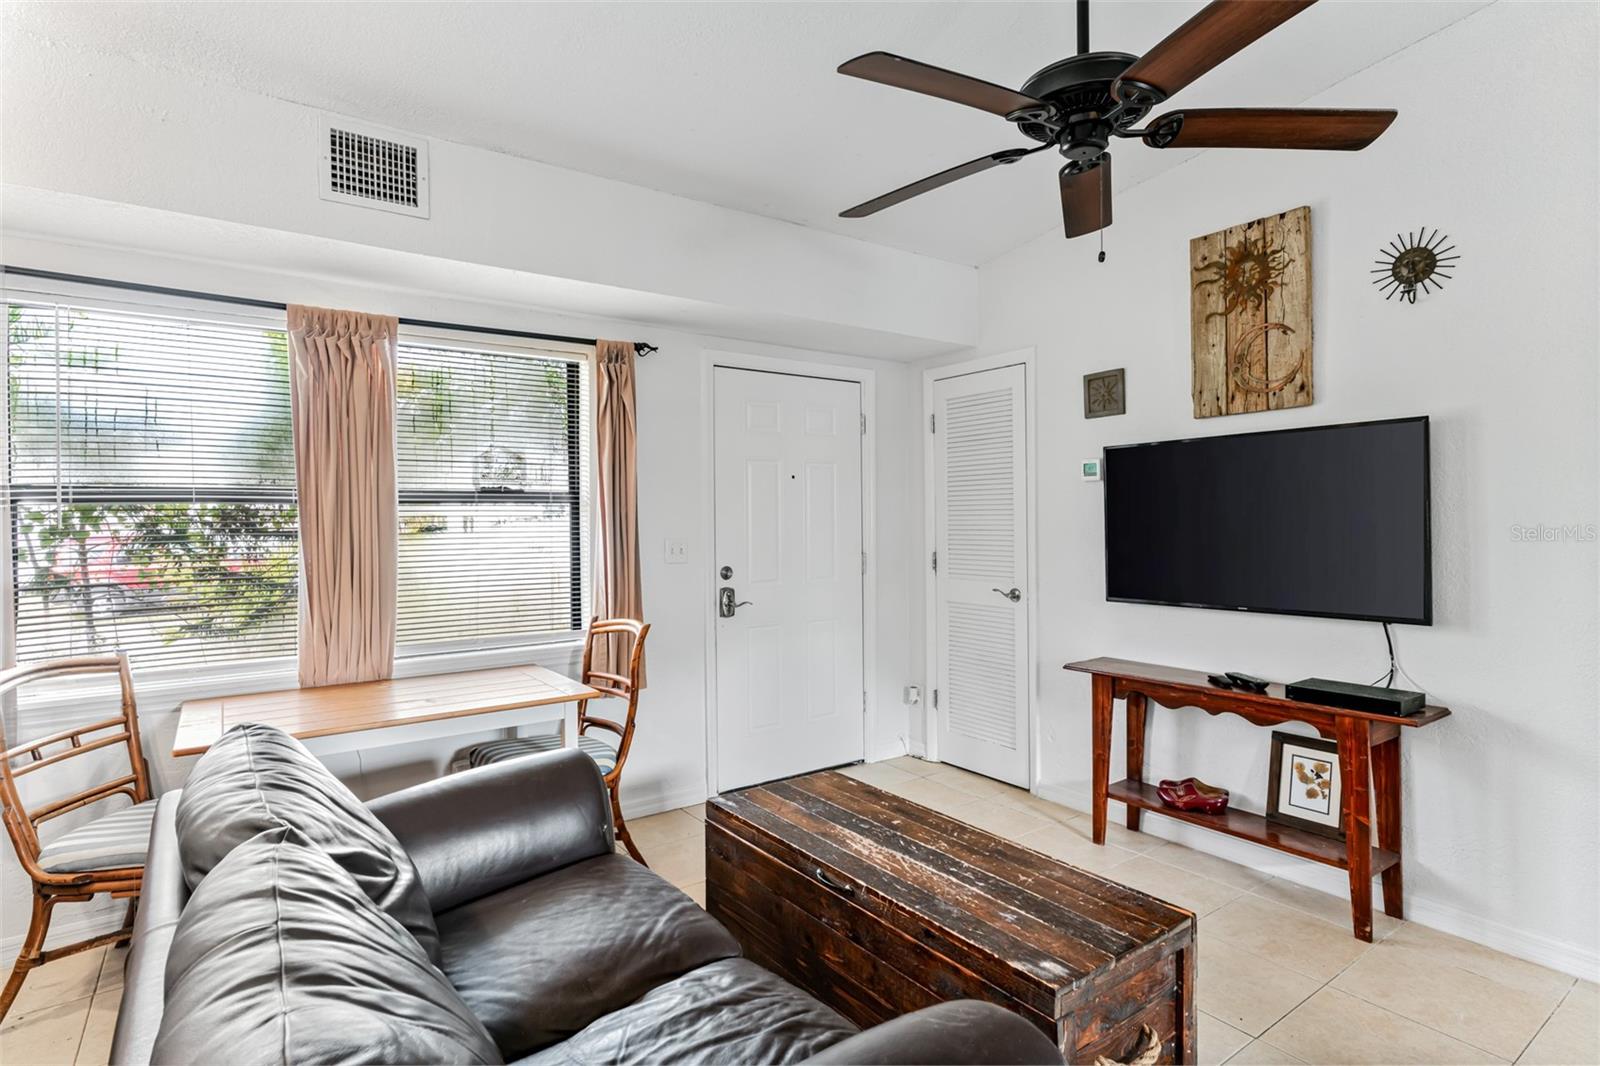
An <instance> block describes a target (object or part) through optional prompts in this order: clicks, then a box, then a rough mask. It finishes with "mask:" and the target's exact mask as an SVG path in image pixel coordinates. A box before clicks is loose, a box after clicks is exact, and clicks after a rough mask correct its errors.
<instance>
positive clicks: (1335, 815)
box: [1267, 730, 1344, 840]
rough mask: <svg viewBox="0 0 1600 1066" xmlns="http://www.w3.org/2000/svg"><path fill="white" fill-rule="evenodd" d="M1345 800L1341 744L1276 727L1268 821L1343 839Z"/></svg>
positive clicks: (1269, 782) (1273, 743) (1269, 779)
mask: <svg viewBox="0 0 1600 1066" xmlns="http://www.w3.org/2000/svg"><path fill="white" fill-rule="evenodd" d="M1343 801H1344V782H1343V781H1341V780H1340V777H1339V746H1338V745H1337V744H1335V743H1334V742H1333V741H1331V740H1323V739H1322V738H1321V737H1303V736H1300V735H1299V734H1298V733H1280V732H1277V731H1276V730H1274V731H1273V734H1272V773H1271V775H1270V777H1269V778H1268V780H1267V821H1269V822H1278V823H1280V824H1282V825H1293V826H1298V827H1299V828H1301V829H1306V830H1309V831H1311V832H1313V833H1320V834H1322V835H1323V836H1327V837H1334V838H1336V839H1339V840H1343V839H1344V821H1343V819H1342V817H1341V814H1342V810H1343Z"/></svg>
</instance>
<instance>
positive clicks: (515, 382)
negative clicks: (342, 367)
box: [395, 340, 588, 656]
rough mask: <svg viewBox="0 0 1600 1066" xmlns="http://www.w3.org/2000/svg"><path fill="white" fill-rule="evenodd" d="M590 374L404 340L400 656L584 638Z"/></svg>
mask: <svg viewBox="0 0 1600 1066" xmlns="http://www.w3.org/2000/svg"><path fill="white" fill-rule="evenodd" d="M581 369H582V365H581V364H579V363H575V362H571V361H568V360H564V359H558V358H551V357H540V356H538V355H534V354H531V353H529V352H526V351H505V350H495V349H490V350H474V349H467V348H458V347H446V346H438V345H424V344H416V343H406V342H404V340H403V341H402V343H401V345H400V351H399V366H398V370H397V373H396V391H397V394H398V395H397V403H396V412H397V414H396V419H395V422H396V425H395V433H396V437H397V447H396V454H397V465H398V472H397V473H398V477H397V484H398V487H399V493H400V538H399V545H400V547H399V597H398V608H399V620H398V625H397V627H396V634H395V641H396V645H397V652H398V654H399V655H402V656H405V655H416V654H421V653H428V652H443V651H451V650H456V649H462V648H474V647H495V646H505V645H513V644H523V643H527V642H528V641H529V640H530V639H533V638H539V637H543V636H547V635H553V634H561V633H570V632H572V631H574V630H578V629H581V628H582V627H583V625H584V618H583V616H582V609H583V608H582V589H583V567H582V561H583V545H584V536H585V527H584V506H583V504H584V491H585V487H584V470H583V463H582V454H583V444H582V442H583V441H584V440H585V439H586V434H585V432H584V425H585V422H586V418H585V414H586V411H587V408H588V405H587V403H586V402H585V399H586V390H585V389H584V381H583V375H582V373H581Z"/></svg>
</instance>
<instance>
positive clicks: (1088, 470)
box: [1078, 459, 1100, 481]
mask: <svg viewBox="0 0 1600 1066" xmlns="http://www.w3.org/2000/svg"><path fill="white" fill-rule="evenodd" d="M1078 471H1079V476H1080V477H1082V478H1083V480H1085V481H1099V480H1100V460H1098V459H1085V460H1084V461H1083V462H1082V463H1080V464H1079V467H1078Z"/></svg>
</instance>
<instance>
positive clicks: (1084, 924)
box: [706, 771, 1195, 1062]
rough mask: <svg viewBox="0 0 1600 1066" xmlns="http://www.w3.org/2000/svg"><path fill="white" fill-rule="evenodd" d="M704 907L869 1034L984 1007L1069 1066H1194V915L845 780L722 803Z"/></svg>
mask: <svg viewBox="0 0 1600 1066" xmlns="http://www.w3.org/2000/svg"><path fill="white" fill-rule="evenodd" d="M706 877H707V881H706V906H707V909H708V910H709V911H710V912H711V914H712V915H713V916H714V917H716V918H717V919H718V920H719V921H721V922H722V923H723V924H724V925H726V926H727V927H728V928H729V929H730V930H732V931H733V934H734V936H736V937H737V938H738V939H739V942H740V943H741V944H742V945H743V946H744V949H745V953H746V954H747V955H749V957H750V958H752V959H754V960H755V961H757V962H759V963H761V964H762V965H763V966H766V967H767V968H768V969H771V970H773V971H775V972H777V973H779V974H782V975H783V976H784V977H786V978H787V979H789V980H790V981H792V982H793V983H795V984H797V985H799V986H800V987H801V988H804V989H805V990H806V991H808V992H810V993H811V994H812V995H814V996H816V997H817V998H818V999H820V1000H822V1001H823V1002H825V1003H827V1004H828V1005H829V1006H831V1007H833V1008H834V1009H835V1010H837V1011H839V1012H840V1013H841V1014H843V1015H845V1016H846V1017H848V1018H849V1019H850V1020H851V1021H853V1022H855V1023H856V1024H858V1025H861V1026H868V1025H874V1024H877V1023H878V1022H882V1021H886V1020H888V1019H890V1018H894V1017H897V1016H899V1015H901V1014H904V1013H906V1012H907V1011H912V1010H917V1009H919V1008H921V1007H926V1006H929V1005H930V1004H933V1003H939V1002H942V1001H944V1000H950V999H963V998H965V999H985V1000H989V1001H990V1002H993V1003H998V1004H1000V1005H1002V1006H1004V1007H1007V1008H1009V1009H1011V1010H1014V1011H1016V1012H1017V1013H1018V1014H1021V1015H1022V1016H1023V1017H1025V1018H1027V1019H1028V1020H1029V1021H1031V1022H1033V1023H1034V1024H1035V1025H1037V1026H1038V1027H1039V1028H1040V1029H1042V1030H1044V1032H1046V1033H1048V1034H1049V1035H1050V1037H1051V1038H1052V1039H1054V1040H1055V1041H1056V1042H1057V1043H1058V1044H1059V1046H1060V1047H1061V1049H1062V1053H1063V1054H1064V1055H1065V1056H1066V1058H1067V1060H1068V1061H1069V1062H1093V1061H1094V1059H1095V1057H1096V1056H1098V1055H1107V1056H1109V1057H1111V1058H1115V1059H1123V1058H1125V1057H1126V1056H1127V1055H1128V1054H1129V1052H1130V1051H1131V1050H1132V1049H1133V1048H1134V1047H1135V1046H1136V1045H1137V1044H1138V1040H1139V1032H1140V1027H1141V1026H1142V1025H1149V1026H1151V1027H1152V1028H1153V1029H1155V1031H1156V1032H1157V1033H1158V1034H1160V1036H1161V1039H1162V1041H1163V1047H1162V1061H1163V1062H1194V1061H1195V1002H1194V973H1195V940H1194V937H1195V921H1194V915H1193V914H1191V913H1189V912H1188V911H1185V910H1180V909H1179V908H1177V907H1174V906H1172V905H1171V904H1168V903H1163V902H1162V901H1160V900H1158V899H1155V898H1153V897H1151V896H1147V895H1145V894H1144V893H1142V892H1136V891H1134V890H1133V889H1131V888H1126V887H1123V886H1122V885H1118V884H1115V883H1114V882H1111V881H1107V880H1105V879H1104V878H1101V877H1096V876H1094V875H1093V874H1089V873H1086V872H1084V871H1082V870H1079V869H1076V868H1074V867H1071V866H1067V865H1066V864H1064V863H1060V862H1057V861H1055V860H1054V859H1051V858H1049V857H1047V856H1044V855H1041V854H1039V853H1038V852H1035V851H1030V850H1028V849H1027V848H1025V847H1022V846H1020V845H1017V844H1013V843H1010V842H1009V841H1005V840H1001V839H1000V838H999V837H996V836H993V835H992V834H989V833H985V832H983V831H982V830H980V829H975V828H973V827H972V826H969V825H966V824H965V823H963V822H958V821H956V820H955V819H953V818H948V817H946V816H944V815H942V814H939V813H937V812H935V811H931V810H929V809H927V808H926V807H922V806H920V805H918V804H915V803H912V802H911V801H910V800H905V799H901V798H900V797H898V796H895V795H893V794H892V793H888V792H884V791H882V790H881V789H877V788H873V787H872V786H871V785H866V784H863V783H861V782H859V781H857V780H855V779H854V778H850V777H845V776H844V775H843V774H837V773H833V772H831V771H827V772H823V773H817V774H809V775H807V776H805V777H796V778H791V779H790V780H787V781H780V782H777V783H774V784H770V785H762V786H760V787H758V788H751V789H746V790H744V791H742V792H734V793H730V794H728V795H725V796H721V797H719V798H717V799H715V800H713V801H711V803H710V804H709V805H708V815H707V826H706Z"/></svg>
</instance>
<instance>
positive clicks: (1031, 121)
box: [839, 0, 1395, 262]
mask: <svg viewBox="0 0 1600 1066" xmlns="http://www.w3.org/2000/svg"><path fill="white" fill-rule="evenodd" d="M1314 2H1315V0H1213V2H1212V3H1211V4H1208V5H1207V6H1206V7H1205V8H1203V9H1201V11H1200V12H1199V13H1198V14H1196V15H1195V16H1194V17H1193V18H1191V19H1190V20H1189V21H1188V22H1185V23H1184V24H1183V25H1182V26H1180V27H1178V29H1177V30H1175V31H1174V32H1173V33H1171V34H1170V35H1168V36H1167V37H1166V38H1165V39H1164V40H1162V41H1161V42H1160V43H1159V44H1157V45H1156V46H1155V47H1154V48H1152V49H1151V50H1150V51H1149V52H1146V53H1145V54H1144V55H1143V56H1135V55H1132V54H1130V53H1127V52H1091V51H1090V50H1089V0H1078V8H1077V15H1078V54H1077V55H1074V56H1070V57H1068V58H1066V59H1062V60H1059V61H1058V62H1055V63H1052V64H1050V65H1049V66H1047V67H1045V68H1044V69H1043V70H1041V71H1039V72H1038V73H1036V74H1034V75H1033V77H1031V78H1029V79H1028V80H1027V81H1026V82H1024V83H1023V85H1022V90H1021V91H1020V92H1018V91H1015V90H1012V89H1008V88H1006V87H1005V86H1003V85H996V84H994V83H993V82H987V81H983V80H981V79H979V78H972V77H968V76H967V75H965V74H958V73H956V72H955V71H951V70H945V69H943V68H941V67H934V66H930V65H928V64H926V63H919V62H917V61H916V60H913V59H906V58H904V57H901V56H896V55H891V54H889V53H888V52H868V53H867V54H865V55H861V56H857V57H856V58H854V59H852V60H850V61H848V62H846V63H844V64H841V65H840V67H839V73H841V74H847V75H850V76H851V77H855V78H863V79H865V80H867V81H875V82H878V83H879V84H882V85H890V86H893V87H895V88H899V89H906V90H909V91H911V92H916V93H922V94H923V95H925V96H934V97H938V98H939V99H942V100H948V101H950V102H952V103H957V104H964V105H966V106H967V107H973V108H977V109H978V110H980V111H987V112H989V113H990V114H993V115H996V116H998V117H1000V118H1003V119H1005V120H1006V121H1007V122H1010V123H1011V124H1013V125H1014V126H1016V127H1017V129H1018V131H1019V132H1021V133H1022V135H1023V136H1025V137H1027V138H1029V139H1030V140H1033V141H1037V142H1039V143H1038V145H1037V146H1036V147H1030V148H1008V149H1005V150H1002V151H999V152H994V153H992V154H990V155H986V156H980V157H978V158H977V159H974V160H972V161H971V162H968V163H962V164H961V165H960V166H955V167H951V168H950V169H949V170H943V171H940V172H939V173H937V174H934V175H932V176H930V177H927V178H923V179H922V180H921V181H914V182H911V183H910V184H909V185H903V186H901V187H900V188H898V189H895V190H894V191H892V192H889V193H885V194H884V195H882V196H878V197H875V198H874V199H871V200H867V201H865V202H864V203H860V204H857V205H856V206H855V207H852V208H849V209H847V210H845V211H842V212H840V215H841V217H843V218H865V217H866V216H868V215H872V214H876V213H877V212H879V211H882V210H883V209H884V208H887V207H893V206H894V205H895V204H899V203H903V202H905V201H906V200H909V199H911V198H912V197H914V196H920V195H922V194H923V193H926V192H931V191H932V190H934V189H937V188H939V187H941V186H944V185H948V184H950V183H951V182H953V181H958V180H960V179H961V178H965V177H970V176H971V175H973V174H978V173H981V172H983V171H985V170H989V169H992V168H993V167H997V166H1008V165H1010V164H1012V163H1015V162H1017V161H1018V160H1020V159H1022V158H1024V157H1026V156H1029V155H1032V154H1034V153H1035V152H1040V151H1043V150H1044V149H1046V148H1055V149H1056V150H1057V151H1059V152H1060V153H1061V156H1062V158H1063V159H1065V160H1066V162H1065V163H1064V164H1063V165H1062V167H1061V171H1060V186H1061V215H1062V227H1063V230H1064V232H1065V234H1066V236H1067V237H1069V238H1071V237H1081V236H1084V235H1085V234H1089V233H1096V232H1099V231H1101V230H1104V229H1105V228H1106V227H1107V226H1109V225H1111V221H1112V215H1111V153H1110V151H1109V148H1110V145H1111V141H1112V138H1116V137H1121V138H1129V139H1135V140H1139V141H1142V142H1143V143H1144V144H1145V145H1146V146H1148V147H1150V148H1158V149H1164V148H1274V149H1311V150H1318V151H1345V152H1353V151H1360V150H1361V149H1363V148H1365V147H1366V146H1367V145H1369V144H1371V143H1372V142H1373V141H1374V140H1376V139H1377V138H1378V137H1379V136H1380V135H1382V133H1383V132H1384V130H1386V129H1388V128H1389V124H1390V123H1392V122H1393V121H1394V119H1395V112H1394V111H1389V110H1335V109H1328V108H1263V107H1239V108H1190V109H1185V110H1179V111H1170V112H1167V113H1166V114H1163V115H1160V116H1158V117H1157V118H1155V119H1152V120H1151V121H1150V122H1149V123H1148V124H1147V125H1146V126H1145V127H1144V128H1142V129H1140V128H1137V127H1138V124H1139V123H1140V122H1141V121H1143V120H1144V119H1145V118H1146V116H1148V115H1149V113H1150V112H1151V111H1152V110H1153V109H1154V108H1155V107H1156V106H1157V105H1159V104H1160V103H1162V102H1163V101H1165V100H1166V99H1167V98H1168V97H1170V96H1172V95H1173V94H1174V93H1176V92H1178V91H1179V90H1180V89H1182V88H1184V87H1185V86H1186V85H1188V84H1189V83H1190V82H1192V81H1194V80H1195V79H1196V78H1198V77H1200V76H1201V75H1202V74H1204V73H1206V71H1208V70H1211V69H1212V68H1213V67H1215V66H1217V65H1218V64H1220V63H1222V62H1223V61H1224V60H1226V59H1228V58H1229V57H1231V56H1233V55H1234V54H1235V53H1237V52H1239V51H1240V50H1241V49H1243V48H1245V47H1247V46H1248V45H1250V44H1252V43H1254V42H1255V41H1256V40H1257V39H1258V38H1260V37H1262V36H1263V35H1265V34H1266V33H1268V32H1269V31H1271V30H1272V29H1274V28H1276V27H1277V26H1279V25H1282V24H1283V23H1284V22H1287V21H1288V20H1289V19H1291V18H1293V17H1294V16H1295V15H1298V14H1299V13H1300V12H1301V11H1304V10H1305V9H1306V8H1308V7H1310V6H1311V5H1312V4H1313V3H1314ZM1104 260H1105V253H1104V251H1102V252H1101V261H1102V262H1104Z"/></svg>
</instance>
